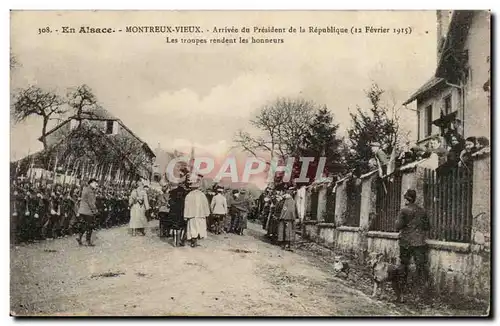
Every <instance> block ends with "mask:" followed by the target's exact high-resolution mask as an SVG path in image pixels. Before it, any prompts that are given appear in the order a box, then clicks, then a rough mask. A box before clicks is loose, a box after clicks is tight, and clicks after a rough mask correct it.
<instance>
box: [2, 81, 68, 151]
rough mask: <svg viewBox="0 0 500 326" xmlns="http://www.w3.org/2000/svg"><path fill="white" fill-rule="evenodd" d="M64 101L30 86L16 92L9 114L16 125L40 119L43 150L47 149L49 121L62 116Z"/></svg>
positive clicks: (64, 110) (51, 93)
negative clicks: (31, 118)
mask: <svg viewBox="0 0 500 326" xmlns="http://www.w3.org/2000/svg"><path fill="white" fill-rule="evenodd" d="M63 104H64V101H63V100H62V99H61V98H60V97H59V96H58V95H56V94H55V93H53V92H50V91H45V90H43V89H41V88H39V87H37V86H30V87H28V88H26V89H21V90H18V91H17V92H16V95H15V98H14V100H13V104H12V109H11V114H12V117H13V120H14V121H15V122H16V123H20V122H23V121H25V120H26V119H27V118H29V117H32V116H38V117H41V119H42V132H41V137H40V139H41V141H42V143H43V148H44V149H47V141H46V136H47V126H48V123H49V121H50V120H51V119H53V118H54V117H55V116H57V115H61V114H64V113H65V112H66V109H65V108H64V107H63Z"/></svg>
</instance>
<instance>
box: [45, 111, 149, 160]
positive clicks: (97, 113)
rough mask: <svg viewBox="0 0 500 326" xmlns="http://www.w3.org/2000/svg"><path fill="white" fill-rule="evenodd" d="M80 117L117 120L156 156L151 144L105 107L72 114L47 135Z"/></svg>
mask: <svg viewBox="0 0 500 326" xmlns="http://www.w3.org/2000/svg"><path fill="white" fill-rule="evenodd" d="M79 119H86V120H111V121H117V122H118V123H119V124H120V125H121V126H122V127H123V128H124V129H125V130H127V131H128V132H129V133H130V134H131V135H132V136H134V137H135V138H136V139H137V140H138V141H139V142H141V143H142V146H143V148H144V149H145V150H146V151H147V152H148V153H149V154H150V156H152V157H155V156H156V155H155V153H154V151H153V150H152V149H151V147H149V145H148V144H147V143H146V142H145V141H143V140H142V139H141V138H139V136H137V135H136V134H135V133H134V132H133V131H132V130H130V129H129V128H128V127H127V126H126V125H125V124H124V123H123V121H121V120H120V119H118V118H117V117H115V116H114V115H112V114H111V113H109V112H108V111H107V110H106V109H104V108H101V107H99V108H96V109H95V110H93V111H92V113H89V112H84V113H82V114H81V115H80V116H76V115H72V116H70V117H69V118H68V119H66V120H64V121H63V122H61V123H60V124H58V125H57V126H55V127H54V128H52V129H51V130H49V131H48V132H47V136H48V135H50V134H51V133H53V132H54V131H56V130H58V129H59V128H61V127H62V126H64V125H65V124H66V123H68V122H69V121H71V120H79ZM38 140H40V141H41V138H38Z"/></svg>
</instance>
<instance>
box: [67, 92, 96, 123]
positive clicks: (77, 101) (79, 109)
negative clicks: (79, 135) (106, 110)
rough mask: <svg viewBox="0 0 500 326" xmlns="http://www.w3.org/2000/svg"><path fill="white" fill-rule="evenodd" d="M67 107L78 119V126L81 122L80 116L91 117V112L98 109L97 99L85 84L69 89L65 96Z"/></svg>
mask: <svg viewBox="0 0 500 326" xmlns="http://www.w3.org/2000/svg"><path fill="white" fill-rule="evenodd" d="M67 100H68V105H69V106H70V107H71V108H72V109H73V111H74V114H75V115H76V117H78V120H79V124H78V125H81V122H82V119H81V118H82V115H83V114H86V115H89V116H92V115H93V112H94V111H95V110H96V109H97V108H99V104H98V102H97V98H96V96H95V95H94V93H93V91H92V89H91V88H90V87H89V86H87V85H86V84H83V85H80V86H78V87H76V88H74V89H70V90H69V91H68V94H67Z"/></svg>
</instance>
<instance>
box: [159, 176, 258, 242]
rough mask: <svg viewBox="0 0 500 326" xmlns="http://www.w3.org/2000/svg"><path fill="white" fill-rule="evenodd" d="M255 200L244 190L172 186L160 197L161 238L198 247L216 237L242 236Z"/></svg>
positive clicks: (188, 184) (175, 184) (191, 184)
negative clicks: (207, 239) (208, 233)
mask: <svg viewBox="0 0 500 326" xmlns="http://www.w3.org/2000/svg"><path fill="white" fill-rule="evenodd" d="M252 207H253V200H252V199H251V198H250V197H249V196H248V195H247V193H246V191H245V190H244V189H243V190H237V189H235V190H232V189H229V188H224V187H220V186H214V187H213V188H212V189H209V190H206V191H201V190H200V189H199V184H198V183H197V182H192V183H170V184H169V185H166V186H164V187H163V188H162V194H161V195H160V196H159V198H158V217H159V221H160V237H166V238H169V237H172V238H173V244H174V246H184V245H185V243H186V241H189V242H190V245H191V246H192V247H196V246H198V243H197V241H198V239H203V238H205V237H206V236H207V232H211V233H213V234H223V233H234V234H238V235H243V232H244V230H245V229H246V228H247V222H248V218H249V215H250V214H251V212H252Z"/></svg>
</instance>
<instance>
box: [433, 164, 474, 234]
mask: <svg viewBox="0 0 500 326" xmlns="http://www.w3.org/2000/svg"><path fill="white" fill-rule="evenodd" d="M472 180H473V175H472V170H471V169H468V168H460V167H454V168H452V169H449V170H447V171H446V172H445V173H436V171H434V170H428V169H426V170H425V171H424V207H425V209H426V211H427V213H428V215H429V221H430V225H431V228H430V232H429V238H430V239H434V240H442V241H455V242H469V241H470V239H471V226H472Z"/></svg>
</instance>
